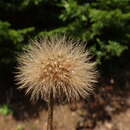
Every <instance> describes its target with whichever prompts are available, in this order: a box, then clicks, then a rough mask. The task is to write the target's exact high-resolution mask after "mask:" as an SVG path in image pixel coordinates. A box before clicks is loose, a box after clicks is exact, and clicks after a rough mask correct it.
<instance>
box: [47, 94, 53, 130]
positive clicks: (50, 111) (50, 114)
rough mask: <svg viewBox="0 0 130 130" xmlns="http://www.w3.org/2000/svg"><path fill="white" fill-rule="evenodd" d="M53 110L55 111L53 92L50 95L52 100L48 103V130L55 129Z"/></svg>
mask: <svg viewBox="0 0 130 130" xmlns="http://www.w3.org/2000/svg"><path fill="white" fill-rule="evenodd" d="M53 109H54V100H53V92H51V93H50V99H49V103H48V122H47V130H54V129H53Z"/></svg>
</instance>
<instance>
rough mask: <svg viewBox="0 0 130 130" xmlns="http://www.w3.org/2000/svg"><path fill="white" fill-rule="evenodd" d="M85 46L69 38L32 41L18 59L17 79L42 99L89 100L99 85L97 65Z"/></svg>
mask: <svg viewBox="0 0 130 130" xmlns="http://www.w3.org/2000/svg"><path fill="white" fill-rule="evenodd" d="M90 59H91V57H90V56H89V53H88V51H87V50H85V46H84V44H82V43H78V42H74V41H73V40H72V39H67V38H66V37H52V38H44V39H41V40H39V41H38V40H37V41H32V42H31V43H30V47H29V48H28V49H25V50H24V52H23V54H21V55H20V56H19V57H18V67H17V70H18V73H17V75H16V79H17V81H18V84H19V88H20V89H25V90H26V94H28V93H29V94H30V95H31V100H38V99H39V98H41V99H44V100H46V101H48V100H49V95H50V93H53V99H54V100H57V99H58V100H66V101H68V102H71V101H74V100H79V99H80V98H86V96H88V94H89V93H90V92H92V90H93V85H94V83H95V82H96V75H97V72H96V69H95V63H94V62H90Z"/></svg>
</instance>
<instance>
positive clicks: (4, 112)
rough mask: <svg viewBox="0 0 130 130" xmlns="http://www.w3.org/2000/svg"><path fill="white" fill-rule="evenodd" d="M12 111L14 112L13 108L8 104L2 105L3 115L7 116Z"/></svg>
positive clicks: (0, 110)
mask: <svg viewBox="0 0 130 130" xmlns="http://www.w3.org/2000/svg"><path fill="white" fill-rule="evenodd" d="M12 113H13V111H12V110H11V108H10V107H9V106H8V105H7V104H5V105H2V106H1V107H0V114H2V115H4V116H7V115H9V114H12Z"/></svg>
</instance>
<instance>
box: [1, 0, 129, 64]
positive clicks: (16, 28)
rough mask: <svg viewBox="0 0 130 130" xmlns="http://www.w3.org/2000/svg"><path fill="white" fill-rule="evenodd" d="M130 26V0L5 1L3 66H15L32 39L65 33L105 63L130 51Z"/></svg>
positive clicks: (3, 11)
mask: <svg viewBox="0 0 130 130" xmlns="http://www.w3.org/2000/svg"><path fill="white" fill-rule="evenodd" d="M129 23H130V1H129V0H125V1H122V0H107V1H106V0H97V1H96V0H52V1H49V0H19V1H17V0H6V1H5V0H1V1H0V63H3V64H12V63H14V62H15V56H16V55H17V54H18V53H20V51H21V50H22V48H23V47H24V46H26V45H27V43H28V39H30V38H32V39H34V38H37V37H40V36H46V35H47V36H51V35H54V34H64V33H65V34H67V35H68V36H71V37H73V38H74V39H79V40H82V41H85V42H87V43H88V47H89V49H90V50H91V52H92V54H93V55H94V56H95V58H96V60H97V63H98V64H101V63H103V62H104V61H106V60H111V59H112V58H113V57H120V56H121V55H122V54H123V52H124V51H126V50H127V51H128V47H129V42H130V24H129Z"/></svg>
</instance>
